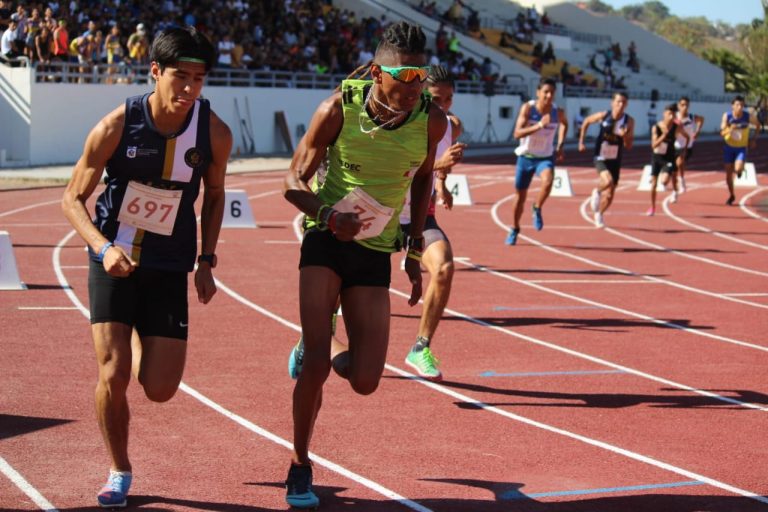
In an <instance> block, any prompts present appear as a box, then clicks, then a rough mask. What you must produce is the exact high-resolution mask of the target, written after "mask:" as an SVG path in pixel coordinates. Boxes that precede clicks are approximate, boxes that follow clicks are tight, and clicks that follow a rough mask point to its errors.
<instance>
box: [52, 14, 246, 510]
mask: <svg viewBox="0 0 768 512" xmlns="http://www.w3.org/2000/svg"><path fill="white" fill-rule="evenodd" d="M215 59H216V51H215V50H214V48H213V46H212V45H211V43H210V42H209V41H208V39H206V38H205V36H203V35H202V34H201V33H199V32H197V31H196V30H195V29H194V28H192V27H188V28H172V29H168V30H165V31H163V32H162V33H160V34H159V35H158V36H157V38H156V39H155V41H154V43H153V45H152V51H151V61H152V62H151V66H150V71H151V74H152V78H153V79H154V80H155V87H154V91H153V92H152V93H149V94H146V95H144V96H136V97H133V98H129V99H128V100H127V101H126V103H125V105H121V106H119V107H118V108H116V109H115V110H113V111H112V112H110V113H109V114H107V115H106V116H105V117H104V118H103V119H102V120H101V121H99V123H98V124H97V125H96V126H95V127H94V128H93V129H92V130H91V132H90V134H89V135H88V138H87V139H86V141H85V148H84V150H83V154H82V156H81V157H80V160H79V161H78V162H77V164H76V165H75V168H74V171H73V173H72V179H71V181H70V182H69V184H68V185H67V189H66V191H65V193H64V198H63V200H62V209H63V210H64V214H65V215H66V217H67V219H68V220H69V221H70V222H71V223H72V226H73V227H74V228H75V230H76V231H77V232H78V234H79V235H80V236H81V237H82V238H83V240H84V241H85V242H86V244H87V245H88V251H89V254H90V268H89V274H88V294H89V297H90V307H91V334H92V336H93V342H94V346H95V349H96V359H97V362H98V367H99V377H98V382H97V385H96V415H97V418H98V423H99V427H100V429H101V432H102V435H103V438H104V439H105V440H106V445H107V450H108V452H109V456H110V459H111V465H110V474H109V478H108V480H107V484H106V485H105V486H104V487H103V488H102V489H101V491H100V492H99V494H98V496H97V499H98V503H99V505H100V506H102V507H109V508H115V507H125V506H126V505H127V495H128V490H129V488H130V485H131V480H132V473H131V462H130V459H129V457H128V418H129V412H128V403H127V401H126V389H127V387H128V383H129V381H130V376H131V373H132V370H133V373H134V375H135V376H136V378H137V380H138V381H139V383H140V384H141V385H142V387H143V389H144V393H145V394H146V396H147V398H149V399H150V400H152V401H155V402H165V401H167V400H169V399H170V398H171V397H172V396H173V395H174V394H175V392H176V389H177V388H178V386H179V383H180V382H181V376H182V373H183V370H184V360H185V357H186V350H187V344H186V339H187V326H188V322H189V320H188V307H187V276H188V273H189V272H190V271H192V270H193V268H194V262H195V254H196V252H197V224H196V215H195V210H194V203H195V199H196V198H197V196H198V193H199V190H200V182H201V181H202V182H204V183H205V194H204V196H203V205H202V213H201V219H200V227H201V233H202V254H201V255H200V256H199V258H198V260H197V261H198V269H197V272H196V273H195V287H196V288H197V297H198V300H199V301H200V302H201V303H203V304H207V303H208V302H209V301H210V300H211V297H213V294H214V293H215V292H216V285H215V283H214V280H213V275H212V273H211V269H212V268H213V267H215V266H216V256H215V254H214V250H215V249H216V242H217V240H218V237H219V229H220V228H221V221H222V217H223V213H224V175H225V173H226V168H227V159H228V158H229V153H230V151H231V149H232V134H231V133H230V130H229V128H228V127H227V125H226V124H224V122H223V121H221V119H219V117H218V116H216V114H214V113H213V112H212V111H211V110H210V108H209V106H208V102H207V101H205V100H201V99H199V96H200V91H201V89H202V86H203V81H204V79H205V76H206V74H207V73H208V70H210V68H211V67H212V66H213V65H214V63H215ZM104 170H106V173H107V179H106V185H107V186H106V189H105V190H104V192H103V193H102V194H101V195H100V196H99V198H98V200H97V201H96V215H95V219H94V220H93V221H92V220H91V219H90V218H89V214H88V210H87V209H86V206H85V205H86V201H87V200H88V198H89V197H90V196H91V195H92V194H93V192H94V190H95V189H96V187H97V185H98V184H99V182H100V181H101V176H102V172H103V171H104Z"/></svg>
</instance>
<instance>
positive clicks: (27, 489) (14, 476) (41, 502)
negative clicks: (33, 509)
mask: <svg viewBox="0 0 768 512" xmlns="http://www.w3.org/2000/svg"><path fill="white" fill-rule="evenodd" d="M0 471H1V472H2V473H3V474H4V475H5V476H6V477H8V480H10V481H11V482H13V483H14V484H16V487H18V488H19V489H21V492H23V493H24V494H26V495H27V496H28V497H29V499H31V500H32V501H34V502H35V505H37V506H38V508H40V510H45V511H46V512H58V509H56V507H54V506H53V504H51V502H50V501H48V500H47V499H45V497H44V496H43V495H42V494H40V491H38V490H37V489H35V487H34V486H33V485H32V484H30V483H29V482H28V481H27V479H26V478H24V477H23V476H21V473H19V472H18V471H16V470H15V469H13V466H11V465H10V464H8V462H7V461H6V460H5V459H4V458H3V457H2V456H0Z"/></svg>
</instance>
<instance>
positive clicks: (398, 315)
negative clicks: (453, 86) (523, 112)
mask: <svg viewBox="0 0 768 512" xmlns="http://www.w3.org/2000/svg"><path fill="white" fill-rule="evenodd" d="M697 149H698V150H700V151H699V153H698V155H699V156H700V157H702V158H703V157H704V156H705V155H707V154H708V152H709V151H711V152H712V154H713V155H715V154H716V148H715V149H711V150H710V148H709V147H708V146H705V145H702V146H701V147H699V148H697ZM641 151H643V150H642V149H638V150H636V152H641ZM711 158H716V156H713V157H711ZM583 160H584V157H583V156H582V155H579V156H575V155H574V156H573V157H572V158H571V159H570V160H569V161H568V162H567V165H568V167H569V169H570V173H571V179H572V182H573V187H574V191H575V197H573V198H552V199H550V201H549V202H548V203H547V204H546V206H545V208H544V215H545V222H546V226H545V229H544V230H543V231H541V232H536V231H534V230H533V228H532V227H531V226H530V224H529V214H528V213H527V212H528V210H526V216H525V217H524V219H523V220H524V225H523V231H522V237H521V240H520V242H519V244H518V245H517V246H516V247H507V246H505V245H504V244H503V240H504V237H505V234H506V233H505V230H506V228H507V227H508V225H509V224H511V209H510V204H509V196H510V195H511V194H512V193H513V188H512V187H513V185H512V179H513V170H512V168H511V166H510V165H508V164H506V163H498V162H499V161H498V160H496V161H493V160H490V159H486V160H485V161H478V162H472V163H466V164H463V165H462V166H460V167H459V168H457V169H455V171H454V172H456V173H462V172H463V173H466V174H467V175H468V176H469V182H470V185H471V191H472V198H473V200H474V204H473V205H472V206H461V207H456V208H455V209H454V211H452V212H443V211H440V212H439V213H438V218H439V221H440V223H441V225H442V227H443V228H444V229H445V231H446V232H447V233H448V234H449V236H450V238H451V240H452V243H453V245H454V251H455V254H456V256H457V262H456V268H457V271H456V275H455V280H454V293H453V296H452V297H451V301H450V303H449V309H448V311H446V315H445V317H444V319H443V321H442V323H441V325H440V327H439V329H438V333H437V336H436V338H435V342H434V345H433V347H434V350H435V352H436V353H437V355H438V356H439V357H440V359H441V361H442V368H443V370H444V373H445V376H446V381H445V382H444V383H443V384H441V385H434V384H425V383H423V382H421V381H418V380H416V379H414V378H413V376H412V375H411V374H410V373H409V372H408V371H407V370H406V368H407V367H406V366H405V365H404V364H403V358H404V356H405V353H406V351H407V350H408V348H409V346H410V344H411V342H412V340H413V338H414V336H415V331H416V328H417V323H418V315H419V313H420V309H419V307H415V308H409V307H408V306H407V304H406V299H405V298H404V293H405V292H406V291H407V289H408V287H407V279H406V278H405V276H404V275H403V273H402V272H399V271H395V272H394V275H393V284H392V305H393V307H392V312H393V318H392V334H391V342H390V351H389V358H388V363H389V364H388V366H387V370H386V371H385V376H384V379H383V381H382V385H381V387H380V388H379V390H378V391H377V392H376V393H375V394H374V395H372V396H369V397H359V396H357V395H355V394H354V393H353V392H352V391H351V390H350V389H349V387H348V386H347V385H346V383H345V382H343V381H342V380H340V379H338V378H337V377H335V376H332V377H331V378H330V379H329V381H328V383H327V385H326V389H327V393H326V394H325V404H324V407H323V410H322V412H321V414H320V418H319V420H318V425H317V429H316V434H315V437H314V439H313V451H314V453H315V454H316V470H315V481H316V488H317V489H316V490H317V492H318V494H319V495H320V498H321V507H322V509H323V510H342V509H355V510H361V511H365V512H367V511H390V510H393V511H397V510H403V511H407V510H422V511H426V510H433V511H475V510H489V511H508V510H515V511H537V512H538V511H542V512H561V511H562V512H565V511H575V512H602V511H605V512H608V511H618V510H621V511H639V512H646V511H647V512H650V511H675V512H678V511H682V512H688V511H690V512H694V511H717V512H734V511H750V512H751V511H759V510H768V499H767V498H765V496H768V483H766V480H765V475H766V474H768V442H767V441H766V440H765V437H766V436H765V430H766V425H767V424H768V379H766V377H765V368H766V367H768V340H766V337H765V333H766V332H767V331H768V258H766V250H768V224H766V222H768V214H767V213H766V208H765V205H766V204H768V189H767V188H765V187H764V185H765V177H764V176H760V181H761V185H763V186H761V187H760V188H757V189H739V191H738V194H737V195H738V196H739V199H742V198H744V197H745V196H746V200H745V201H744V205H743V206H733V207H726V206H725V205H724V204H723V201H724V199H725V195H726V194H725V192H724V185H723V183H722V173H717V172H711V171H704V170H701V169H704V168H706V165H701V166H700V167H697V166H696V165H693V170H692V171H690V174H689V175H688V183H689V188H690V191H689V192H688V193H687V194H685V195H683V196H681V199H680V201H679V202H678V203H676V204H671V203H669V202H667V203H665V207H666V211H665V209H664V208H663V207H662V203H661V200H663V199H664V196H663V195H662V196H660V201H659V207H658V210H659V213H658V214H657V215H656V216H655V217H652V218H648V217H645V216H643V215H642V212H644V211H645V210H646V208H647V204H646V203H647V201H648V193H647V192H637V191H636V190H635V189H636V186H637V180H638V178H639V169H638V168H637V167H635V169H634V170H633V169H631V168H630V169H628V170H626V171H624V173H623V175H622V184H621V189H620V190H619V191H618V194H617V198H616V202H615V204H614V205H613V207H612V208H611V209H610V210H609V214H608V215H606V224H607V225H608V228H607V229H603V230H598V229H595V228H594V227H592V224H591V222H590V221H589V215H587V213H588V207H587V206H586V199H587V197H588V195H589V192H590V190H591V188H592V187H593V186H594V181H595V180H594V178H595V175H594V171H593V170H591V169H590V168H589V167H587V166H586V164H585V163H584V161H583ZM706 161H707V162H710V160H709V159H708V160H706ZM494 162H496V163H494ZM638 162H639V163H642V161H641V159H640V158H638ZM694 162H696V161H694ZM638 165H639V164H638ZM761 165H762V164H759V165H758V169H762V168H764V167H761ZM280 178H281V174H280V173H260V174H253V175H237V176H232V177H230V178H229V182H228V186H229V187H230V188H243V189H245V190H246V191H247V194H248V195H249V197H250V198H251V208H252V209H253V212H254V215H255V218H256V220H257V222H258V223H259V228H258V229H251V230H243V229H240V230H235V229H225V230H224V231H223V233H222V241H221V245H220V247H219V249H218V251H217V252H218V253H219V261H220V265H219V267H218V268H217V269H216V273H215V274H216V277H217V279H218V280H219V282H220V288H219V294H218V295H217V296H216V297H215V298H214V300H213V302H212V303H211V304H209V305H208V306H200V305H198V304H197V303H196V302H195V301H193V297H192V295H191V296H190V304H191V326H190V350H189V357H188V363H187V369H186V373H185V376H184V384H183V386H182V388H181V390H180V391H179V393H178V394H177V396H176V397H175V398H174V399H173V400H171V401H170V402H168V403H166V404H153V403H150V402H148V401H147V400H146V399H145V398H144V397H143V396H142V395H141V391H140V389H139V387H138V386H137V385H136V384H135V383H134V384H133V385H132V386H131V387H130V390H129V394H130V402H131V407H132V414H133V417H132V427H131V428H132V430H131V435H132V437H131V446H130V451H131V456H132V460H133V464H134V473H135V479H134V486H133V488H132V494H131V497H130V504H131V505H132V506H133V507H137V508H140V509H143V510H218V511H239V510H243V511H262V510H285V509H286V508H287V506H286V505H285V504H284V501H283V494H284V491H283V489H282V482H283V479H284V478H285V473H286V469H287V465H288V460H289V454H290V451H289V442H290V438H291V416H290V396H291V391H292V388H293V382H292V381H291V380H290V379H289V378H288V377H287V375H286V363H287V355H288V351H289V350H290V347H291V346H292V345H293V343H295V340H296V337H297V330H298V328H299V327H298V325H297V324H298V307H297V291H298V271H297V269H296V266H297V262H298V248H299V245H298V242H297V238H296V234H295V230H294V226H293V222H294V220H295V218H296V211H295V210H294V209H293V208H292V207H291V206H290V205H288V204H287V203H286V202H285V201H284V200H283V199H282V197H281V196H280V192H279V189H280ZM532 192H535V191H532ZM61 193H62V189H60V188H51V189H43V190H26V191H24V190H19V191H9V192H2V193H0V194H1V195H2V198H3V202H2V207H1V208H0V229H3V230H7V231H9V232H10V234H11V237H12V240H13V243H14V252H15V255H16V259H17V261H18V265H19V272H20V274H21V276H22V279H23V280H24V281H25V282H26V284H27V285H28V286H29V290H27V291H23V292H9V291H5V292H1V293H0V311H2V314H1V315H0V332H2V358H0V385H1V386H2V390H3V392H2V395H0V396H2V401H1V402H0V403H1V404H2V408H1V409H0V470H1V472H2V473H3V475H0V510H39V509H49V508H51V509H53V508H55V509H58V510H90V509H93V504H94V503H95V493H96V491H97V490H98V488H99V487H100V486H101V484H102V483H103V479H104V478H105V476H106V472H107V467H108V462H107V458H106V454H105V449H104V448H103V446H102V442H101V438H100V434H99V432H98V429H97V426H96V422H95V418H94V412H93V405H92V402H93V398H92V397H93V388H94V384H95V378H96V365H95V362H94V357H93V353H92V348H91V342H90V339H89V329H88V323H87V320H86V318H85V316H84V315H83V312H82V311H81V309H80V308H82V305H87V288H86V272H87V271H86V268H85V265H86V256H85V254H84V252H83V244H82V243H81V242H80V241H79V240H78V239H77V238H76V237H71V228H70V227H69V226H68V225H67V223H66V221H65V220H64V219H63V217H62V215H61V214H60V210H59V207H58V204H57V203H58V199H59V197H60V196H61ZM397 258H398V257H397V256H396V257H395V259H393V262H394V263H395V264H393V268H397V267H398V265H397V264H396V263H397V261H398V259H397ZM342 338H343V329H342Z"/></svg>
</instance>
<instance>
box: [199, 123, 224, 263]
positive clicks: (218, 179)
mask: <svg viewBox="0 0 768 512" xmlns="http://www.w3.org/2000/svg"><path fill="white" fill-rule="evenodd" d="M211 148H213V155H211V157H212V158H211V163H210V165H209V166H208V169H207V170H206V171H205V174H204V175H203V184H204V185H205V190H204V192H203V206H202V209H201V212H200V234H201V252H202V253H203V254H213V253H214V252H216V242H217V240H218V239H219V232H220V230H221V221H222V219H223V218H224V202H225V197H224V195H225V194H224V177H225V175H226V172H227V161H228V160H229V154H230V152H231V151H232V132H231V131H230V129H229V126H227V125H226V123H224V121H222V120H221V118H219V116H217V115H216V114H215V113H213V112H211Z"/></svg>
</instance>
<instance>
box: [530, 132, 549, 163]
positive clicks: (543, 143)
mask: <svg viewBox="0 0 768 512" xmlns="http://www.w3.org/2000/svg"><path fill="white" fill-rule="evenodd" d="M545 130H546V128H545V129H544V130H541V131H539V132H536V133H534V134H533V135H530V136H529V138H528V151H529V152H530V153H532V154H534V155H543V154H546V153H547V150H548V149H549V137H548V136H547V134H546V133H542V132H545ZM547 156H549V155H547Z"/></svg>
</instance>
